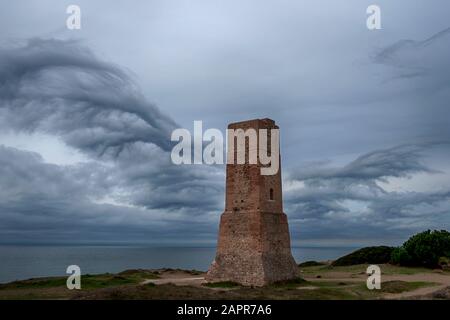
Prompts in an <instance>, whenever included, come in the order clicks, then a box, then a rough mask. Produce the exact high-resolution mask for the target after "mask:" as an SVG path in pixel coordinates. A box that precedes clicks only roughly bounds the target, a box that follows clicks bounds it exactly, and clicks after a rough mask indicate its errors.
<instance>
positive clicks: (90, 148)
mask: <svg viewBox="0 0 450 320" xmlns="http://www.w3.org/2000/svg"><path fill="white" fill-rule="evenodd" d="M0 112H1V120H2V122H3V126H8V127H10V128H11V127H12V128H14V129H17V130H23V131H30V132H33V131H43V132H49V133H51V134H56V135H59V136H61V137H62V138H63V140H64V141H65V142H66V143H68V144H69V145H71V146H74V147H76V148H79V149H81V150H82V151H86V152H93V153H95V154H96V155H99V156H102V155H104V154H108V153H109V154H111V155H113V156H117V155H118V154H119V153H120V152H121V151H123V149H124V148H126V147H127V145H129V144H132V143H134V142H139V141H141V142H150V143H154V144H156V145H158V146H159V147H161V148H162V149H164V150H169V149H170V143H169V142H168V141H169V140H168V139H167V137H170V133H171V131H172V129H173V128H175V127H176V124H175V122H174V121H172V120H171V119H170V118H169V117H167V116H165V115H164V114H162V113H161V112H160V111H159V110H158V109H157V108H156V107H155V106H153V105H152V104H150V103H148V102H147V101H146V100H145V98H144V97H143V96H142V94H141V93H140V92H139V89H138V88H137V87H136V85H135V84H134V83H133V81H132V80H131V79H130V77H129V76H128V75H127V74H126V73H125V72H124V71H122V70H121V69H119V68H118V67H116V66H114V65H112V64H109V63H106V62H103V61H100V60H98V59H97V58H96V57H95V56H94V55H93V53H92V52H91V51H90V50H88V49H87V48H86V47H83V46H81V45H80V44H79V43H78V42H76V41H62V40H42V39H32V40H29V41H28V42H27V43H26V44H25V45H19V46H17V47H14V48H3V49H0Z"/></svg>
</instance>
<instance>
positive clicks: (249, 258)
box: [206, 211, 299, 286]
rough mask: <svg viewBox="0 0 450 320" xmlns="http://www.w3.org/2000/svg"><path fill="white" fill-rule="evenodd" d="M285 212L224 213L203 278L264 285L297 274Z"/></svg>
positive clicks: (211, 280)
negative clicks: (215, 245) (214, 254)
mask: <svg viewBox="0 0 450 320" xmlns="http://www.w3.org/2000/svg"><path fill="white" fill-rule="evenodd" d="M298 275H299V274H298V266H297V264H296V263H295V260H294V258H293V257H292V255H291V249H290V239H289V230H288V224H287V217H286V215H285V214H284V213H270V212H257V211H255V212H242V211H236V212H224V213H223V214H222V216H221V219H220V230H219V242H218V249H217V254H216V258H215V260H214V261H213V263H212V265H211V267H210V269H209V271H208V273H207V275H206V280H207V281H209V282H219V281H233V282H237V283H240V284H242V285H246V286H263V285H267V284H270V283H274V282H277V281H282V280H288V279H293V278H296V277H298Z"/></svg>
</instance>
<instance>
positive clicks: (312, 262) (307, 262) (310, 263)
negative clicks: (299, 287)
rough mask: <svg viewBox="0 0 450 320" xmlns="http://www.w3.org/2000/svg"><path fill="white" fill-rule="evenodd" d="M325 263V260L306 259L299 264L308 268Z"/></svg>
mask: <svg viewBox="0 0 450 320" xmlns="http://www.w3.org/2000/svg"><path fill="white" fill-rule="evenodd" d="M323 265H325V263H323V262H317V261H305V262H302V263H300V264H299V265H298V266H299V267H300V268H306V267H317V266H323Z"/></svg>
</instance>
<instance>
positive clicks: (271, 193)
mask: <svg viewBox="0 0 450 320" xmlns="http://www.w3.org/2000/svg"><path fill="white" fill-rule="evenodd" d="M269 199H270V200H273V189H272V188H271V189H270V192H269Z"/></svg>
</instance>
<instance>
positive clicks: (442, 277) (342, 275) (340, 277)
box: [304, 272, 450, 299]
mask: <svg viewBox="0 0 450 320" xmlns="http://www.w3.org/2000/svg"><path fill="white" fill-rule="evenodd" d="M304 279H305V280H308V281H311V282H315V281H330V280H333V281H342V282H363V283H364V282H366V280H367V276H366V275H365V274H357V275H355V274H352V273H350V272H328V273H326V274H325V275H323V276H322V277H321V278H316V277H315V275H305V276H304ZM387 281H406V282H433V283H436V284H438V285H435V286H430V287H423V288H418V289H416V290H411V291H405V292H402V293H389V294H385V295H384V296H383V298H385V299H405V298H417V297H421V296H425V295H429V294H432V293H434V292H436V291H439V290H442V289H444V288H446V287H449V286H450V275H449V274H443V273H431V272H430V273H417V274H411V275H409V274H395V275H381V286H383V282H387Z"/></svg>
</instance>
